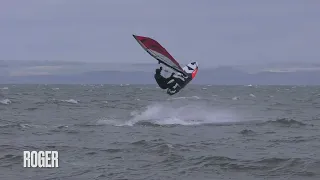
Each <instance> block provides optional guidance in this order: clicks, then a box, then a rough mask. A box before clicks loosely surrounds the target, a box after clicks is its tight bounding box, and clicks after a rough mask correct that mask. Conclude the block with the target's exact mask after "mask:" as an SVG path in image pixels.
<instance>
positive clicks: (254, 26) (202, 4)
mask: <svg viewBox="0 0 320 180" xmlns="http://www.w3.org/2000/svg"><path fill="white" fill-rule="evenodd" d="M319 19H320V1H317V0H305V1H303V0H282V1H279V0H264V1H256V0H241V1H236V0H233V1H231V0H230V1H214V0H197V1H195V0H161V1H158V0H28V1H26V0H2V1H1V6H0V24H1V27H0V37H1V40H0V59H2V60H25V61H28V60H63V61H85V62H98V61H99V62H115V61H118V62H138V63H142V62H150V61H152V59H151V57H150V56H149V55H148V54H146V53H145V52H144V51H143V49H142V48H141V47H140V46H139V45H138V44H137V42H136V41H135V40H134V39H133V37H132V34H137V35H143V36H150V37H152V38H154V39H156V40H158V41H159V42H160V43H161V44H162V45H163V46H164V47H165V48H166V49H167V50H168V51H169V52H170V53H171V54H172V55H173V56H174V57H175V58H176V59H177V60H178V61H179V62H181V63H183V64H186V63H188V62H190V61H199V63H200V65H202V66H212V65H234V64H260V63H266V62H283V61H289V62H290V61H292V62H294V61H298V62H316V61H320V51H319V48H320V35H319V32H320V21H319Z"/></svg>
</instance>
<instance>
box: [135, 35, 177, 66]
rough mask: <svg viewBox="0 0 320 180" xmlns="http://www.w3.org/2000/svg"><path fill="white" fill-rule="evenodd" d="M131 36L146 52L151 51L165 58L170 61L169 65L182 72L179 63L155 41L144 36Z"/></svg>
mask: <svg viewBox="0 0 320 180" xmlns="http://www.w3.org/2000/svg"><path fill="white" fill-rule="evenodd" d="M133 36H134V38H135V39H136V40H137V41H138V42H139V43H140V44H141V45H142V46H143V47H144V48H145V49H146V50H152V51H155V52H157V53H159V54H161V55H163V56H165V57H166V58H168V59H170V61H171V63H173V64H174V65H175V66H176V67H177V68H178V69H179V70H182V68H181V67H180V65H179V63H178V62H177V61H176V60H175V59H174V58H173V57H172V56H171V55H170V54H169V53H168V51H167V50H166V49H165V48H164V47H162V46H161V45H160V44H159V43H158V42H157V41H156V40H154V39H151V38H149V37H144V36H136V35H133ZM171 63H170V64H171ZM170 64H169V65H170Z"/></svg>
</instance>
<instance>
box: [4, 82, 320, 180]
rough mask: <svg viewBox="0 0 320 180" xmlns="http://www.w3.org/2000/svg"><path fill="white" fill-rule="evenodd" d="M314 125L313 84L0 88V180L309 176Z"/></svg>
mask: <svg viewBox="0 0 320 180" xmlns="http://www.w3.org/2000/svg"><path fill="white" fill-rule="evenodd" d="M319 129H320V87H317V86H313V87H305V86H210V85H201V86H200V85H190V86H188V87H186V88H185V89H184V90H182V91H181V92H180V93H179V94H176V95H174V96H168V95H166V94H165V92H164V91H163V90H161V89H159V88H156V85H128V84H127V85H0V179H8V180H9V179H10V180H16V179H31V180H37V179H39V180H40V179H41V180H42V179H74V180H81V179H128V180H140V179H145V180H158V179H159V180H160V179H182V180H209V179H210V180H213V179H232V180H233V179H235V180H251V179H252V180H256V179H257V180H259V179H277V180H278V179H289V180H309V179H310V180H311V179H314V180H318V179H320V131H319ZM24 150H36V151H40V150H57V151H59V168H23V151H24Z"/></svg>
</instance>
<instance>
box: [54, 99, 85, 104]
mask: <svg viewBox="0 0 320 180" xmlns="http://www.w3.org/2000/svg"><path fill="white" fill-rule="evenodd" d="M53 101H54V102H58V103H59V102H63V103H70V104H78V103H79V101H77V100H74V99H61V100H57V99H53Z"/></svg>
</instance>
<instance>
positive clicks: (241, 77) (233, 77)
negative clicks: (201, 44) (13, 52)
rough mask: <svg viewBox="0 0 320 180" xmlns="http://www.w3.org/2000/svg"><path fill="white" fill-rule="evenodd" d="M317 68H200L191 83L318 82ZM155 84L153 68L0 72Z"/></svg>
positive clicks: (45, 79) (32, 79)
mask: <svg viewBox="0 0 320 180" xmlns="http://www.w3.org/2000/svg"><path fill="white" fill-rule="evenodd" d="M319 77H320V71H299V72H259V73H256V74H249V73H247V72H244V71H240V70H237V69H234V68H232V67H219V68H212V69H201V68H200V70H199V72H198V75H197V77H196V78H195V79H194V80H193V81H192V84H213V85H214V84H216V85H247V84H253V85H320V78H319ZM25 83H27V84H29V83H32V84H81V83H83V84H90V83H91V84H126V83H128V84H155V81H154V79H153V72H144V71H125V72H121V71H90V72H84V73H75V74H65V75H32V76H31V75H29V76H16V77H14V76H4V75H2V76H0V84H25Z"/></svg>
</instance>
